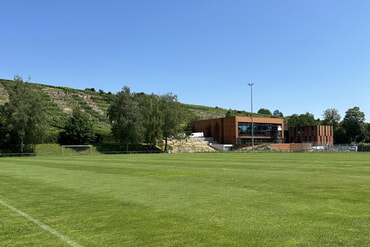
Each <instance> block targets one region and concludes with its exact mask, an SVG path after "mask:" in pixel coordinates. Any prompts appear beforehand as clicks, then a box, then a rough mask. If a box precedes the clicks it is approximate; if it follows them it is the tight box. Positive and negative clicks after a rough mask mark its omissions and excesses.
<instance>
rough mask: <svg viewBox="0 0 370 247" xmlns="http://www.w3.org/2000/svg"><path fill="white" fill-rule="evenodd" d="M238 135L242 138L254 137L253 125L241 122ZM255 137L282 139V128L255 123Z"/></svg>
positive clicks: (278, 125)
mask: <svg viewBox="0 0 370 247" xmlns="http://www.w3.org/2000/svg"><path fill="white" fill-rule="evenodd" d="M238 134H239V136H240V137H242V136H252V123H246V122H239V123H238ZM253 136H254V137H271V138H273V139H274V138H281V137H282V126H281V125H280V124H271V123H253Z"/></svg>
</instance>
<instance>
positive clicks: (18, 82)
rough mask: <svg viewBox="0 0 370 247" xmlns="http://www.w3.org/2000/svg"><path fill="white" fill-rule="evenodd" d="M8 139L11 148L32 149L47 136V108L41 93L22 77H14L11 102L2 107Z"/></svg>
mask: <svg viewBox="0 0 370 247" xmlns="http://www.w3.org/2000/svg"><path fill="white" fill-rule="evenodd" d="M2 112H3V113H2V115H3V118H4V119H5V120H4V125H5V127H6V128H7V132H8V134H7V140H8V143H10V145H11V149H14V148H18V149H19V151H20V152H21V153H23V152H24V150H25V148H26V149H27V150H29V151H32V148H33V146H34V144H38V143H40V142H41V141H42V139H43V137H44V136H45V132H46V129H47V114H46V108H45V106H44V104H43V102H42V99H41V97H40V95H39V94H38V93H37V92H35V91H34V90H33V89H32V87H31V85H30V84H29V83H27V82H24V81H23V80H22V78H21V77H19V76H15V77H14V86H13V87H12V88H11V90H10V91H9V102H7V103H6V104H5V105H4V107H3V108H2Z"/></svg>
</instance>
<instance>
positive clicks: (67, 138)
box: [60, 107, 95, 145]
mask: <svg viewBox="0 0 370 247" xmlns="http://www.w3.org/2000/svg"><path fill="white" fill-rule="evenodd" d="M60 138H61V139H60V142H61V143H63V144H74V145H75V144H77V145H79V144H88V143H91V142H93V141H94V140H95V132H94V126H93V121H92V120H91V119H90V117H89V115H88V114H87V113H86V112H83V111H81V110H80V109H79V108H77V107H76V108H74V109H73V111H72V115H71V116H70V117H68V119H67V121H66V124H65V126H64V131H63V132H62V133H61V135H60Z"/></svg>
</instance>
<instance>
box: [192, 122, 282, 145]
mask: <svg viewBox="0 0 370 247" xmlns="http://www.w3.org/2000/svg"><path fill="white" fill-rule="evenodd" d="M252 123H253V124H252ZM192 125H193V132H203V133H204V136H205V137H212V138H213V139H214V140H215V141H217V142H218V143H227V144H234V145H238V144H249V143H251V140H252V125H253V137H254V141H255V142H256V143H261V142H282V141H283V140H284V130H283V125H284V119H282V118H264V117H253V118H252V117H244V116H233V117H225V118H217V119H208V120H200V121H194V122H192Z"/></svg>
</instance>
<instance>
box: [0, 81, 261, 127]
mask: <svg viewBox="0 0 370 247" xmlns="http://www.w3.org/2000/svg"><path fill="white" fill-rule="evenodd" d="M13 83H14V82H13V81H12V80H4V79H0V105H2V104H5V103H6V102H7V101H8V100H9V95H8V91H9V89H10V88H11V87H12V85H13ZM30 84H31V86H32V87H33V89H34V90H35V91H37V92H38V93H39V94H40V96H41V98H42V100H43V101H44V104H45V105H46V106H47V114H48V116H49V121H50V125H51V126H52V130H55V131H58V130H60V129H61V128H62V127H63V126H64V123H65V120H66V118H67V117H68V115H69V114H70V113H71V112H72V109H73V108H74V107H79V108H80V109H82V110H83V111H85V112H87V113H88V114H89V115H90V116H91V117H92V119H93V120H95V121H94V122H95V129H96V131H97V132H98V133H107V132H109V130H110V126H109V122H108V119H107V115H106V113H107V110H108V107H109V105H110V102H111V100H112V93H110V92H108V93H107V92H104V91H103V90H99V91H96V90H95V89H93V88H87V89H85V90H79V89H73V88H68V87H57V86H50V85H44V84H38V83H30ZM183 107H184V109H185V111H187V112H188V115H189V119H191V120H200V119H212V118H222V117H225V116H226V114H228V115H229V116H235V115H249V114H250V113H249V112H246V111H238V110H231V109H229V110H227V109H222V108H219V107H207V106H199V105H190V104H183ZM257 115H259V114H257ZM260 116H263V115H260Z"/></svg>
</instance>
